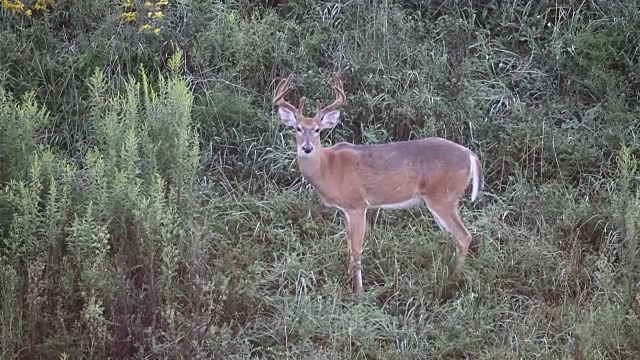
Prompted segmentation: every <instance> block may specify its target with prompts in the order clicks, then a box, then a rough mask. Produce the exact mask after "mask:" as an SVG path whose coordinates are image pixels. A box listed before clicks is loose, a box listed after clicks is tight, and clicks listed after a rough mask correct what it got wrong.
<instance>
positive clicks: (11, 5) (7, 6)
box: [2, 0, 24, 12]
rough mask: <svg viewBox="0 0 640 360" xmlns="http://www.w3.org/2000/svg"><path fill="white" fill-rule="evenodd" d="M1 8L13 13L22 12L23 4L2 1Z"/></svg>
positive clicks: (8, 0) (17, 0) (9, 0)
mask: <svg viewBox="0 0 640 360" xmlns="http://www.w3.org/2000/svg"><path fill="white" fill-rule="evenodd" d="M2 7H3V8H4V9H5V10H11V11H13V12H17V11H24V4H23V3H22V1H20V0H16V1H15V2H13V1H11V0H2Z"/></svg>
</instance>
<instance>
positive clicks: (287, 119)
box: [278, 107, 298, 126]
mask: <svg viewBox="0 0 640 360" xmlns="http://www.w3.org/2000/svg"><path fill="white" fill-rule="evenodd" d="M278 116H279V117H280V120H282V122H283V123H284V124H285V125H287V126H296V123H297V122H298V120H297V119H296V115H295V114H294V113H293V112H292V111H291V110H289V109H287V108H285V107H279V108H278Z"/></svg>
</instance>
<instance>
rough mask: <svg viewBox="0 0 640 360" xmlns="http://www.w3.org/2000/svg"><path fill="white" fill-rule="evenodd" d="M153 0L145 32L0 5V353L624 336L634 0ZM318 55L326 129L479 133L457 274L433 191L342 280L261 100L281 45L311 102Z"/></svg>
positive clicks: (413, 354)
mask: <svg viewBox="0 0 640 360" xmlns="http://www.w3.org/2000/svg"><path fill="white" fill-rule="evenodd" d="M120 5H122V4H120ZM135 6H136V9H138V11H141V10H140V9H143V8H144V6H147V5H145V4H144V3H138V2H136V3H135ZM162 6H163V7H162V12H163V17H162V19H160V20H158V21H157V22H154V24H153V26H154V27H157V28H158V29H160V30H159V31H157V33H155V32H153V31H147V30H144V29H143V30H140V29H139V26H141V25H143V24H142V23H138V22H139V21H138V20H136V21H138V22H132V21H128V20H127V21H125V20H123V17H122V16H121V15H122V13H123V12H124V11H125V10H127V11H129V10H131V8H130V7H125V8H123V7H116V6H113V4H107V3H105V2H100V1H90V2H87V3H83V4H80V3H75V2H56V3H55V4H54V5H53V6H50V7H49V8H48V10H46V11H42V12H39V13H33V14H32V15H30V16H26V15H25V14H24V12H22V13H20V12H11V11H8V10H7V9H4V10H3V12H2V14H1V15H0V16H2V18H3V21H2V25H0V32H2V34H0V35H2V36H3V37H4V39H5V41H2V42H0V63H1V64H3V66H2V67H1V68H0V181H1V182H2V184H1V185H2V191H1V193H0V210H1V212H2V215H3V216H2V217H1V218H0V229H1V230H2V232H1V234H0V349H1V350H0V354H2V358H7V359H14V358H85V357H86V358H107V357H114V358H143V357H154V358H156V357H157V358H178V357H184V358H216V359H217V358H246V357H259V358H331V359H335V358H365V357H367V358H385V359H388V358H392V359H393V358H402V359H405V358H428V359H445V358H446V359H450V358H474V359H514V358H574V359H626V358H633V357H634V356H637V354H638V353H640V345H639V344H640V341H639V340H640V330H639V329H640V320H639V314H640V295H639V293H638V286H639V281H640V279H639V278H638V275H637V274H638V270H639V269H638V260H637V252H638V245H637V234H638V227H639V225H640V223H639V222H638V221H637V219H638V214H640V197H639V196H640V195H639V194H638V191H637V188H638V175H639V174H638V156H639V155H640V149H639V148H638V143H637V134H638V133H639V131H640V123H639V122H638V121H637V120H636V118H637V116H636V112H637V109H638V95H639V94H638V85H639V84H640V83H639V81H640V78H639V77H638V75H637V74H640V71H639V70H640V69H639V68H638V66H639V65H638V54H640V52H639V51H638V44H639V43H640V41H639V40H640V25H639V24H640V21H638V20H639V18H638V16H639V13H638V11H637V7H636V6H635V4H634V3H632V2H628V1H623V0H619V1H613V2H609V3H608V5H607V7H604V6H603V5H598V4H596V3H594V2H591V3H575V2H568V1H564V2H562V1H561V2H557V1H555V2H549V1H539V2H527V1H519V0H514V1H509V2H494V1H489V2H486V3H483V4H482V6H481V5H479V4H477V3H475V2H450V1H444V2H415V1H408V2H407V1H405V2H394V1H388V2H372V1H365V0H356V1H347V2H342V1H338V2H329V3H317V2H311V1H306V0H295V1H294V0H292V1H286V2H284V1H280V2H267V3H263V2H253V1H226V2H216V1H207V2H191V1H181V2H175V3H174V2H170V4H168V5H166V6H165V5H162ZM143 15H144V14H143ZM140 19H142V20H140V21H143V20H144V19H143V17H141V18H140ZM145 21H146V20H145ZM138 30H140V31H138ZM334 71H337V72H339V73H340V74H341V76H342V77H343V78H344V80H345V87H346V88H345V90H346V93H347V102H346V104H345V106H344V109H343V121H342V123H341V125H340V126H338V127H336V129H334V130H332V131H331V132H329V133H327V134H326V135H324V138H323V141H324V142H325V144H329V143H335V142H337V141H351V142H354V143H375V142H386V141H396V140H403V139H409V138H418V137H426V136H434V135H435V136H443V137H446V138H448V139H451V140H454V141H457V142H459V143H461V144H463V145H465V146H468V147H470V148H472V149H473V150H474V151H475V152H477V153H478V154H479V155H480V156H481V158H482V159H483V164H484V168H485V176H486V179H485V180H486V187H485V190H486V194H485V196H484V197H482V200H481V201H480V202H478V203H477V204H474V205H473V206H472V205H470V204H468V203H467V202H464V204H463V209H462V213H463V216H464V217H465V218H466V219H469V227H470V231H471V232H472V234H473V236H474V246H475V247H477V250H478V251H477V254H476V255H475V257H473V258H471V259H469V260H468V261H467V262H466V263H465V270H464V279H463V280H462V281H456V280H454V279H452V278H450V276H449V270H448V269H449V265H450V262H451V261H453V254H454V248H453V245H452V243H451V241H450V240H449V239H448V237H447V235H445V234H443V233H442V232H440V231H439V230H438V227H437V226H436V225H435V222H434V220H433V219H432V217H431V216H430V215H429V213H428V212H427V211H426V210H425V209H422V208H415V209H411V210H404V211H384V210H380V211H375V212H371V213H370V215H369V217H370V218H369V220H370V224H371V227H370V231H369V232H368V235H367V238H366V242H365V249H364V254H363V268H364V287H365V295H364V297H363V298H361V299H357V298H355V297H354V296H353V294H352V293H351V287H350V286H349V285H350V284H349V279H348V276H347V272H346V267H347V247H346V241H345V237H346V234H345V232H344V220H343V219H342V218H341V217H340V215H339V213H337V212H336V211H334V210H332V209H327V208H324V207H322V205H321V204H320V202H319V201H318V200H317V197H316V195H315V193H314V191H313V189H312V188H311V187H310V186H309V185H308V184H307V183H306V182H304V181H303V180H302V179H301V178H300V176H299V174H298V172H297V169H296V164H295V152H294V151H293V150H294V148H293V146H294V145H293V144H294V137H293V134H292V133H291V132H290V131H289V130H287V129H284V128H283V127H282V126H281V125H280V121H279V120H278V119H277V116H275V114H274V112H273V107H272V105H271V94H272V91H273V87H274V85H275V82H276V81H277V80H278V79H279V78H281V77H283V76H286V75H288V74H289V73H290V72H294V73H296V75H297V76H296V82H295V84H294V87H295V91H294V92H293V93H292V96H293V100H294V101H295V100H296V99H295V97H296V96H302V95H304V96H306V97H308V98H309V99H312V100H316V99H317V100H320V101H329V100H330V98H331V96H332V92H331V87H330V74H331V72H334Z"/></svg>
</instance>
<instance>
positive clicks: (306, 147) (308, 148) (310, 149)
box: [302, 144, 313, 154]
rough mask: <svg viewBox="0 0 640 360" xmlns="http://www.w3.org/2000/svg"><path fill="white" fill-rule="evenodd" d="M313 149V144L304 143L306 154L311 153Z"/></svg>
mask: <svg viewBox="0 0 640 360" xmlns="http://www.w3.org/2000/svg"><path fill="white" fill-rule="evenodd" d="M312 150H313V146H311V144H305V145H302V151H304V153H305V154H308V153H310V152H311V151H312Z"/></svg>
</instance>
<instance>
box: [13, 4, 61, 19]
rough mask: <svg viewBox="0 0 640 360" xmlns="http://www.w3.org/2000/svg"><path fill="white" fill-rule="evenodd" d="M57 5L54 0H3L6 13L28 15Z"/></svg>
mask: <svg viewBox="0 0 640 360" xmlns="http://www.w3.org/2000/svg"><path fill="white" fill-rule="evenodd" d="M53 5H55V1H54V0H36V1H35V2H34V1H21V0H2V10H3V12H5V13H12V14H23V15H25V16H27V17H31V16H33V14H34V13H36V12H39V11H44V10H47V9H50V8H51V7H53Z"/></svg>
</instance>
